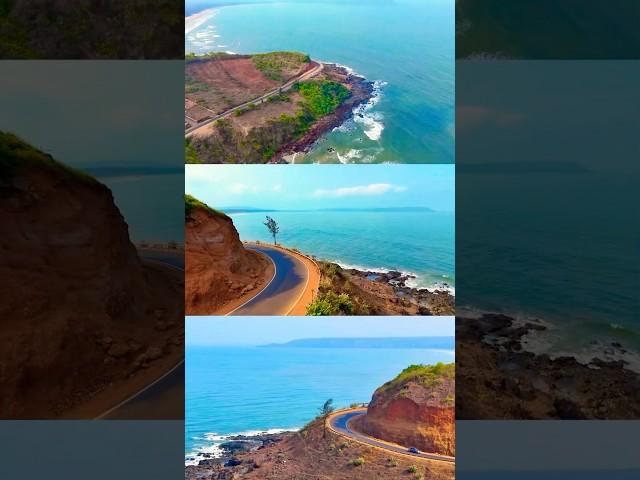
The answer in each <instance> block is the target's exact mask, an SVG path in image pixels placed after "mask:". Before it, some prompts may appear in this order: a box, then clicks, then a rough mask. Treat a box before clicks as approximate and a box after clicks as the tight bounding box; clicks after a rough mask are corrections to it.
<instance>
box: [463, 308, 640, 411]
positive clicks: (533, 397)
mask: <svg viewBox="0 0 640 480" xmlns="http://www.w3.org/2000/svg"><path fill="white" fill-rule="evenodd" d="M474 313H477V315H476V316H470V315H468V314H465V313H462V314H460V313H459V314H458V317H457V318H456V343H457V346H458V349H459V352H460V353H459V355H458V356H457V362H458V366H459V368H458V379H457V381H458V382H459V385H460V388H459V389H458V392H459V398H458V399H457V400H458V401H457V405H458V411H457V415H458V418H459V419H461V420H465V419H468V420H472V419H473V420H480V419H496V420H497V419H505V420H506V419H556V418H557V419H611V420H613V419H631V418H640V407H637V405H640V374H638V373H637V372H636V371H634V370H633V369H631V368H630V364H629V363H628V362H627V361H625V360H621V359H617V360H616V359H615V358H611V357H609V356H606V355H605V358H604V359H602V358H597V357H592V358H591V359H590V360H589V361H588V363H582V362H581V361H580V360H582V361H584V359H580V358H579V354H575V353H569V352H564V353H558V355H553V356H552V355H549V354H547V353H535V352H532V351H527V349H526V346H527V342H526V340H527V338H530V337H531V335H540V334H543V333H545V332H548V331H549V328H550V327H549V325H550V324H548V323H546V322H544V321H541V320H539V319H533V318H524V319H523V318H522V317H520V318H517V317H513V316H509V315H505V314H500V313H482V312H474ZM606 349H607V350H609V351H611V352H614V353H615V352H619V353H628V349H626V348H625V347H624V346H623V345H622V344H620V343H619V342H612V343H611V344H610V345H606ZM634 405H635V407H634Z"/></svg>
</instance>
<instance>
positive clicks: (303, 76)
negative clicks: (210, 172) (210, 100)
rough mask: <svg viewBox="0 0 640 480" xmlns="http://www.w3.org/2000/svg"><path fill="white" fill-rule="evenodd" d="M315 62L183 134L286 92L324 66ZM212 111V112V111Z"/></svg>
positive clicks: (316, 73)
mask: <svg viewBox="0 0 640 480" xmlns="http://www.w3.org/2000/svg"><path fill="white" fill-rule="evenodd" d="M313 63H316V66H315V67H313V68H312V69H311V70H309V71H308V72H304V73H302V74H301V75H298V76H296V77H293V78H292V79H291V80H289V81H288V82H287V83H285V84H284V85H282V86H280V87H278V88H274V89H273V90H271V91H269V92H267V93H265V94H264V95H261V96H259V97H256V98H254V99H252V100H249V101H247V102H244V103H241V104H240V105H236V106H235V107H233V108H230V109H229V110H227V111H225V112H222V113H220V114H218V115H215V116H213V117H211V118H208V119H206V120H203V121H202V122H200V123H198V124H196V125H194V126H193V127H190V128H188V129H187V130H186V131H185V136H187V137H190V136H191V135H193V134H194V133H195V132H196V131H197V130H199V129H201V128H202V127H205V126H207V125H209V124H210V123H213V122H215V121H218V120H220V119H222V118H226V117H228V116H229V115H231V114H232V113H234V112H235V111H237V110H240V109H241V108H245V107H248V106H249V105H251V104H259V103H263V102H265V101H267V100H268V99H269V98H271V97H273V96H274V95H280V94H281V93H282V92H286V91H288V90H291V87H293V85H294V84H295V83H297V82H301V81H304V80H308V79H310V78H312V77H315V76H316V75H318V74H319V73H320V72H321V71H322V69H323V68H324V64H322V63H320V62H313ZM212 113H213V112H212ZM189 120H190V121H191V122H194V121H195V120H193V119H189Z"/></svg>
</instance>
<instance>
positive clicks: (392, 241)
mask: <svg viewBox="0 0 640 480" xmlns="http://www.w3.org/2000/svg"><path fill="white" fill-rule="evenodd" d="M291 168H296V167H291ZM268 215H270V216H271V217H273V218H274V219H275V220H276V221H277V222H278V224H279V226H280V234H279V236H278V242H279V243H282V244H283V245H286V246H288V247H292V248H297V249H299V250H300V251H302V252H305V253H307V254H310V255H315V256H316V257H317V258H319V259H322V260H328V261H334V262H337V263H339V264H341V265H343V266H347V267H348V266H351V267H355V268H361V269H371V270H374V269H381V270H399V271H402V272H409V273H412V274H414V275H416V276H417V277H418V278H417V279H416V280H415V282H412V284H413V285H415V286H418V287H430V286H433V285H434V284H440V283H442V282H446V283H447V284H449V285H451V286H454V285H455V219H454V214H453V213H448V212H407V211H405V212H375V211H355V212H354V211H340V212H334V211H331V212H322V211H305V212H300V211H299V212H271V213H268ZM231 218H232V219H233V223H234V225H235V226H236V229H237V230H238V232H239V234H240V238H241V239H242V240H260V241H264V242H271V241H272V239H271V237H270V234H269V232H268V230H267V228H266V227H265V226H264V225H263V222H264V219H265V213H242V214H234V215H231Z"/></svg>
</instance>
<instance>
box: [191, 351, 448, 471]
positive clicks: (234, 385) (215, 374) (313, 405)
mask: <svg viewBox="0 0 640 480" xmlns="http://www.w3.org/2000/svg"><path fill="white" fill-rule="evenodd" d="M453 360H454V354H453V351H445V350H420V349H377V348H295V347H293V348H292V347H270V348H260V347H207V346H188V348H187V350H186V365H187V370H186V385H185V398H186V420H185V435H186V438H185V454H186V461H187V463H189V458H190V456H191V455H192V454H193V453H195V452H210V453H214V454H215V453H216V452H217V451H218V450H217V445H219V444H220V443H222V442H224V441H225V439H226V438H228V437H229V436H231V435H232V434H238V433H244V434H251V433H258V432H263V431H273V432H276V431H278V430H289V429H299V428H301V427H303V426H304V425H305V424H306V423H308V422H309V421H310V420H312V419H313V418H314V417H315V416H316V415H317V413H318V409H319V408H320V407H321V406H322V404H323V403H324V402H325V400H327V399H329V398H332V399H333V401H334V405H335V406H336V407H348V406H349V405H351V404H352V403H364V402H368V401H369V400H370V399H371V395H372V394H373V392H374V391H375V389H376V388H378V387H379V386H381V385H382V384H383V383H385V382H387V381H389V380H391V379H392V378H394V377H395V376H396V375H397V374H398V373H400V372H401V371H402V370H403V369H404V368H406V367H408V366H409V365H412V364H416V363H427V364H430V363H436V362H438V361H442V362H452V361H453Z"/></svg>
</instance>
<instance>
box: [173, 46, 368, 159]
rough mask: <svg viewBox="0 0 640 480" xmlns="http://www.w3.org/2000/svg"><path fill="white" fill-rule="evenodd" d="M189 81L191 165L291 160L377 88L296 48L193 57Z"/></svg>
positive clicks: (187, 108) (188, 150) (188, 151)
mask: <svg viewBox="0 0 640 480" xmlns="http://www.w3.org/2000/svg"><path fill="white" fill-rule="evenodd" d="M185 84H186V87H185V128H186V131H187V139H186V161H187V163H287V162H288V161H289V159H290V157H291V156H292V155H293V154H295V153H305V152H308V151H309V150H310V149H311V148H312V147H313V146H314V145H315V143H316V142H317V140H318V139H319V138H320V137H322V136H323V135H324V134H325V133H326V132H328V131H331V130H332V129H334V128H335V127H337V126H339V125H341V124H342V123H343V122H344V121H345V120H346V119H348V118H349V117H351V116H352V115H353V111H354V109H355V108H356V107H357V106H359V105H361V104H363V103H365V102H367V101H369V100H370V99H371V98H372V96H373V92H374V84H373V82H370V81H368V80H366V79H365V78H363V77H360V76H357V75H354V74H352V73H350V72H349V71H348V70H347V69H346V68H344V67H342V66H339V65H335V64H329V63H320V62H316V61H313V60H311V59H310V58H309V56H308V55H305V54H303V53H298V52H270V53H264V54H257V55H231V54H226V53H221V52H217V53H212V54H209V55H204V56H189V57H188V58H187V65H186V72H185ZM213 119H215V121H211V120H213Z"/></svg>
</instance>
